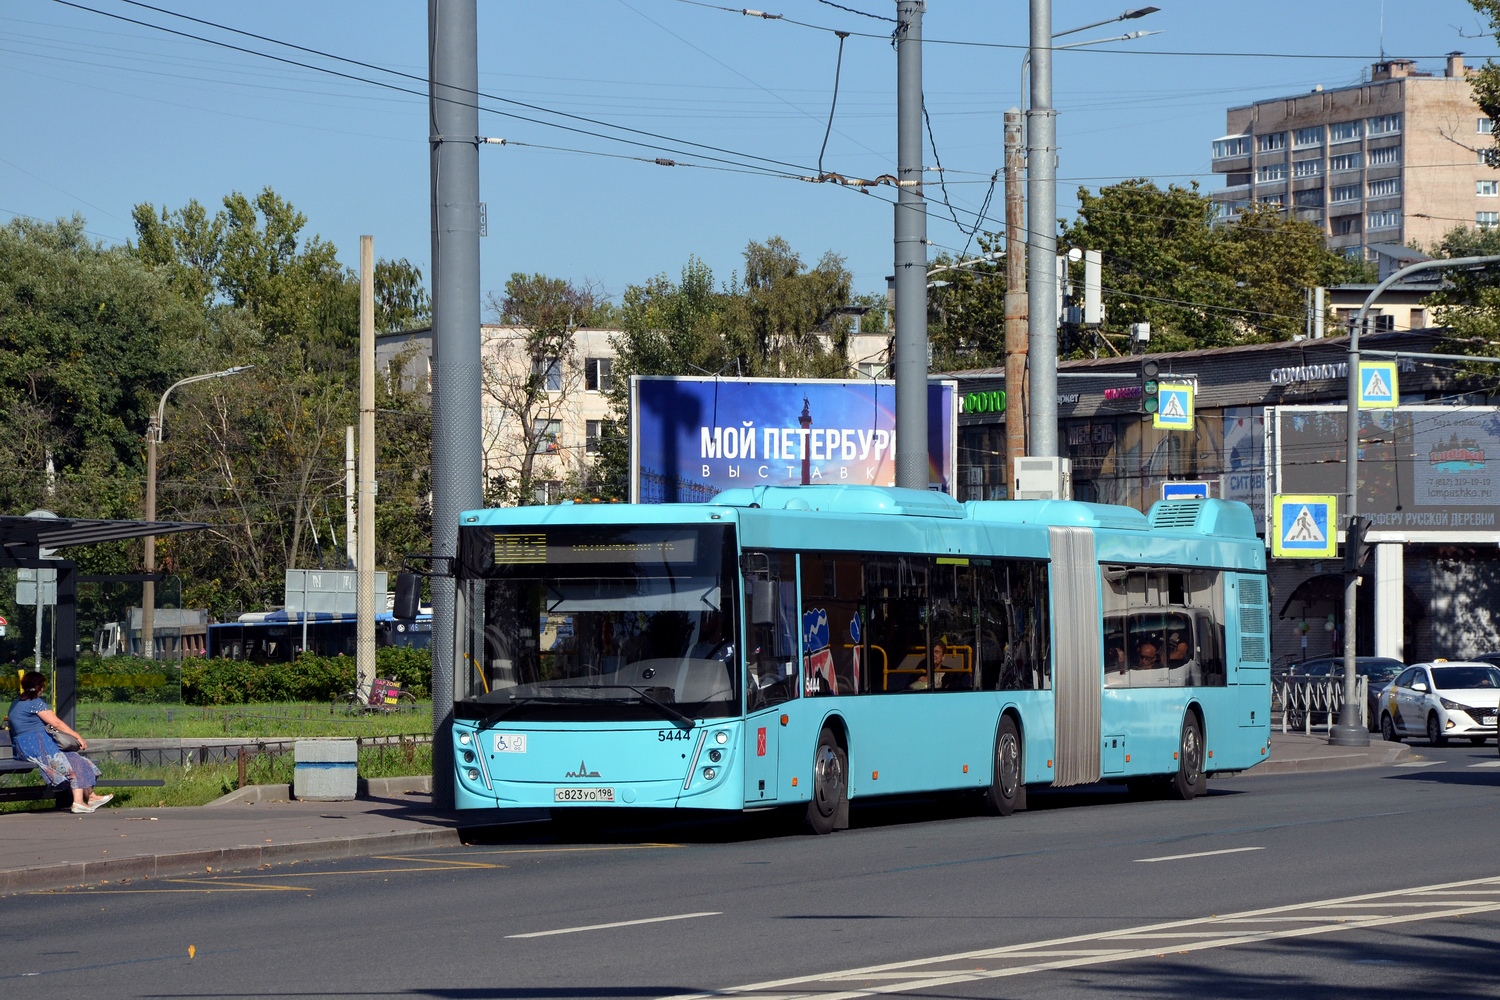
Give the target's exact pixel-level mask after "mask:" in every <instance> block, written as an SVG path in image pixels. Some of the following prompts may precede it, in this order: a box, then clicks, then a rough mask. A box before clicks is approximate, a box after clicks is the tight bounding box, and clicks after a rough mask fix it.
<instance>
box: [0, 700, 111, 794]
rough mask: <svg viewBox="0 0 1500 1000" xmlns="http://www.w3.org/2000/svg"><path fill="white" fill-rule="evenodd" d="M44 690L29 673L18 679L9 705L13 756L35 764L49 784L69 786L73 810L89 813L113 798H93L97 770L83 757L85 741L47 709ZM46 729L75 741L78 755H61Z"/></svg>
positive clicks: (86, 744)
mask: <svg viewBox="0 0 1500 1000" xmlns="http://www.w3.org/2000/svg"><path fill="white" fill-rule="evenodd" d="M45 690H47V678H46V677H44V676H42V675H41V674H39V673H37V672H36V671H35V670H29V671H27V672H26V673H25V674H24V675H22V677H21V697H19V698H17V699H16V700H15V701H13V702H11V703H10V715H9V717H8V721H9V722H10V742H11V747H12V749H13V750H14V751H15V754H16V756H17V757H22V758H24V759H26V760H29V761H31V762H32V763H33V764H35V765H36V769H37V770H38V771H40V772H41V773H42V778H43V779H44V780H45V781H46V782H47V784H49V785H62V784H63V783H64V782H66V783H67V784H69V785H71V786H73V811H74V812H76V813H91V812H93V811H94V810H95V809H98V808H99V807H100V806H102V805H104V803H106V802H108V801H109V800H110V799H112V798H114V796H113V795H95V794H94V782H95V781H96V780H97V779H98V777H99V768H98V767H96V766H95V765H94V762H93V761H91V760H89V759H88V758H87V757H85V756H83V754H82V751H84V750H87V749H88V747H89V745H88V741H87V740H85V739H84V738H83V737H82V736H79V735H78V734H77V733H76V732H74V731H73V728H72V727H71V726H69V725H68V724H67V723H66V722H64V721H63V720H62V719H60V718H59V717H58V715H57V713H56V712H54V711H52V709H50V708H48V707H47V701H46V699H45V698H43V697H42V692H43V691H45ZM48 726H55V727H56V728H57V729H58V730H59V731H61V732H64V733H66V734H68V735H69V736H71V737H73V738H74V739H75V740H77V741H78V750H79V751H80V752H78V753H73V752H71V751H70V752H66V753H65V752H63V751H62V750H59V749H58V747H57V743H56V741H54V740H53V739H52V734H51V733H49V732H47V727H48Z"/></svg>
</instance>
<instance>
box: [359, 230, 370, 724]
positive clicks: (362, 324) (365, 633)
mask: <svg viewBox="0 0 1500 1000" xmlns="http://www.w3.org/2000/svg"><path fill="white" fill-rule="evenodd" d="M355 510H356V513H357V514H358V517H359V525H358V529H357V530H358V533H359V535H358V545H359V553H358V555H356V556H355V559H354V566H355V574H354V588H355V589H354V600H355V604H354V610H355V616H354V622H355V624H354V637H355V660H354V663H355V670H356V671H357V672H358V676H359V682H358V690H359V693H360V696H361V697H363V698H364V699H365V700H366V701H369V698H370V689H371V688H372V687H374V686H375V240H374V238H373V237H370V236H361V237H360V238H359V503H358V506H357V507H356V508H355Z"/></svg>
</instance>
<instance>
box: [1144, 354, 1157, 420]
mask: <svg viewBox="0 0 1500 1000" xmlns="http://www.w3.org/2000/svg"><path fill="white" fill-rule="evenodd" d="M1160 371H1161V365H1160V364H1159V363H1158V362H1157V361H1155V360H1154V359H1152V358H1145V359H1143V360H1142V361H1141V411H1142V412H1144V413H1155V412H1156V408H1157V407H1158V406H1159V405H1160V403H1161V401H1160V399H1159V396H1158V394H1159V393H1160V391H1161V383H1160V382H1158V381H1157V380H1156V376H1157V373H1158V372H1160Z"/></svg>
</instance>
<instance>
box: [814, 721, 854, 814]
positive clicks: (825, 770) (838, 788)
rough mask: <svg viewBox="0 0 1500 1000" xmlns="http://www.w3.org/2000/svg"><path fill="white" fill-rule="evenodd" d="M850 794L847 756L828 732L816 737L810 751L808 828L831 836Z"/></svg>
mask: <svg viewBox="0 0 1500 1000" xmlns="http://www.w3.org/2000/svg"><path fill="white" fill-rule="evenodd" d="M848 794H849V754H848V753H847V752H846V751H845V750H844V748H843V747H841V746H839V741H838V739H837V737H835V736H834V735H833V731H832V730H830V729H824V730H823V731H822V732H821V733H819V734H818V749H817V750H816V751H814V752H813V774H812V801H810V802H808V804H807V820H806V822H807V828H808V829H809V830H810V831H812V832H813V833H816V834H825V833H832V832H833V830H834V827H835V825H836V824H837V822H838V817H839V810H840V809H843V808H846V806H845V797H846V796H847V795H848Z"/></svg>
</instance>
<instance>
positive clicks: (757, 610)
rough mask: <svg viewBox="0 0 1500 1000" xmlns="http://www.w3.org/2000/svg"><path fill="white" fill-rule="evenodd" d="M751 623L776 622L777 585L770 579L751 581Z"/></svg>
mask: <svg viewBox="0 0 1500 1000" xmlns="http://www.w3.org/2000/svg"><path fill="white" fill-rule="evenodd" d="M750 624H751V625H774V624H776V585H775V584H774V583H772V582H771V581H770V580H751V581H750Z"/></svg>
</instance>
